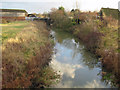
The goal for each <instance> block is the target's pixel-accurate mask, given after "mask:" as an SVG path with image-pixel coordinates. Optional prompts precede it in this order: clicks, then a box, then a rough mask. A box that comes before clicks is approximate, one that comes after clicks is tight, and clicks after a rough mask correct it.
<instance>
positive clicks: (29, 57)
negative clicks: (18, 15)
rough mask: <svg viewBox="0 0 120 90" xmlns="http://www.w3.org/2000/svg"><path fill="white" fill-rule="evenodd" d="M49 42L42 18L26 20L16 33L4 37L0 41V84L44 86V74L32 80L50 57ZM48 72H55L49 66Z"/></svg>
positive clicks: (17, 86) (39, 73)
mask: <svg viewBox="0 0 120 90" xmlns="http://www.w3.org/2000/svg"><path fill="white" fill-rule="evenodd" d="M52 46H53V43H52V42H51V39H50V38H49V31H47V30H46V25H45V23H43V22H29V25H28V26H27V27H25V28H23V30H22V31H21V32H20V33H17V35H16V37H14V38H9V39H7V40H6V41H5V43H3V45H2V66H3V68H2V72H3V74H2V76H3V80H2V81H3V82H2V83H3V86H2V87H3V88H28V87H43V85H44V86H47V84H46V82H45V79H44V78H43V80H42V81H41V80H40V81H39V82H35V80H39V79H41V78H42V76H41V73H43V72H41V71H42V70H43V67H45V66H46V65H47V64H48V62H49V61H50V57H51V54H52ZM49 73H52V74H51V75H52V76H54V75H56V74H55V73H54V74H53V71H52V70H51V72H49ZM51 75H50V76H51ZM50 76H48V77H50ZM49 81H52V79H51V80H49ZM41 83H43V84H41ZM44 83H45V84H44ZM41 85H42V86H41Z"/></svg>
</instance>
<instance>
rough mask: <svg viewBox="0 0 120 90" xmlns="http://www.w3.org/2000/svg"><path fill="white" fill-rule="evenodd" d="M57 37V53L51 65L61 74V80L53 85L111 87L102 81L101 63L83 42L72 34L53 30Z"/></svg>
mask: <svg viewBox="0 0 120 90" xmlns="http://www.w3.org/2000/svg"><path fill="white" fill-rule="evenodd" d="M52 35H54V37H55V42H56V44H55V48H54V49H55V50H54V51H56V53H55V54H54V55H53V57H52V61H51V64H50V65H51V66H52V67H53V68H54V69H55V70H56V71H57V72H58V73H59V74H61V78H62V79H61V81H60V83H58V84H57V85H55V86H53V87H57V88H59V87H62V88H73V87H74V88H78V87H79V88H95V87H96V88H103V87H104V88H105V87H110V85H109V84H107V85H105V83H104V82H102V81H101V76H100V75H98V73H99V72H100V71H101V68H100V63H99V62H98V60H97V59H96V58H95V57H94V56H93V55H92V54H90V53H89V52H87V51H86V50H85V48H84V46H83V44H82V43H80V42H76V41H77V39H75V38H74V37H73V36H72V35H71V34H68V33H65V32H64V33H63V32H56V33H55V32H52Z"/></svg>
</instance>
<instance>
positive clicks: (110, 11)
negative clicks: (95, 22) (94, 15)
mask: <svg viewBox="0 0 120 90" xmlns="http://www.w3.org/2000/svg"><path fill="white" fill-rule="evenodd" d="M100 11H102V14H103V17H108V16H111V17H113V18H115V19H118V14H119V10H118V9H112V8H101V10H100Z"/></svg>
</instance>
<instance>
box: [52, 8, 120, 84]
mask: <svg viewBox="0 0 120 90" xmlns="http://www.w3.org/2000/svg"><path fill="white" fill-rule="evenodd" d="M103 10H104V11H103ZM109 11H111V10H108V9H105V8H103V9H101V11H100V12H81V11H80V10H78V9H75V10H74V9H72V10H71V11H65V10H64V8H63V7H60V8H59V9H52V11H51V12H50V18H51V19H52V22H53V23H52V28H57V30H63V31H67V32H70V33H71V34H73V35H74V36H76V37H77V38H79V39H80V40H81V41H83V43H84V45H85V46H86V48H87V50H89V51H90V52H92V53H94V54H95V55H96V57H98V58H99V59H100V60H101V62H102V67H104V68H105V70H103V71H104V72H102V73H101V74H102V76H104V79H105V80H108V81H112V82H113V83H117V85H118V86H120V69H119V63H120V62H119V60H118V56H119V55H118V54H119V52H120V49H119V47H118V42H119V38H118V14H119V11H118V10H113V9H112V11H113V12H116V16H115V15H113V13H112V12H111V13H112V14H111V13H109ZM104 12H105V13H104ZM106 13H107V14H106ZM105 14H106V16H104V15H105ZM114 14H115V13H114ZM113 16H114V17H115V18H114V17H113Z"/></svg>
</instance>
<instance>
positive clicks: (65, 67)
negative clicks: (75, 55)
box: [51, 55, 83, 78]
mask: <svg viewBox="0 0 120 90" xmlns="http://www.w3.org/2000/svg"><path fill="white" fill-rule="evenodd" d="M55 57H56V56H55V55H54V56H53V58H52V61H51V66H52V67H53V68H54V69H55V70H56V71H60V72H58V73H59V74H61V75H67V76H68V77H70V78H74V77H75V71H76V69H79V68H83V67H82V66H81V65H80V64H75V65H71V64H65V63H61V62H59V61H57V60H56V59H55Z"/></svg>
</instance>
